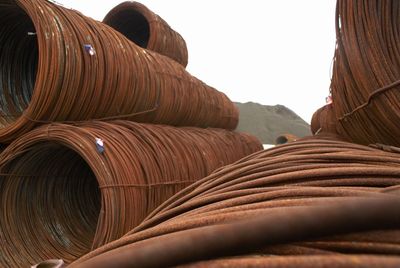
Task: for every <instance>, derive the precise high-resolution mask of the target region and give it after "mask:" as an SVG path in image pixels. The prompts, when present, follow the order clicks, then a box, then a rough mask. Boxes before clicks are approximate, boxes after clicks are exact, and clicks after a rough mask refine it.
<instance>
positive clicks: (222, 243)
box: [70, 194, 400, 268]
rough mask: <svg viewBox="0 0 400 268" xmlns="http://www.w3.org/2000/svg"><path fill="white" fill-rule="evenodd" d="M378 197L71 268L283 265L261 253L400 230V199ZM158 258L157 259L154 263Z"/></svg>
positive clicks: (246, 223)
mask: <svg viewBox="0 0 400 268" xmlns="http://www.w3.org/2000/svg"><path fill="white" fill-rule="evenodd" d="M379 195H380V198H354V197H353V198H343V199H341V200H340V201H337V202H335V203H334V204H329V205H327V204H325V205H321V203H320V204H319V205H318V206H316V205H313V206H308V207H297V208H282V210H280V211H279V210H275V211H267V210H264V211H260V212H263V213H260V212H259V213H260V214H259V216H255V214H253V216H252V217H246V218H245V219H246V220H243V218H242V220H240V221H236V222H229V221H227V222H225V223H223V224H222V223H220V224H208V225H206V226H194V227H192V228H190V229H183V230H182V231H179V232H169V233H166V234H165V235H160V236H155V237H153V238H149V239H146V240H143V241H140V242H136V243H126V244H124V245H122V246H121V247H119V248H116V249H110V250H109V251H106V252H104V253H103V254H100V255H97V256H94V257H92V258H88V259H85V260H82V261H78V262H76V263H72V265H71V266H70V267H71V268H73V267H82V268H89V267H98V268H100V267H172V266H176V265H182V264H188V265H187V266H186V267H191V266H192V265H194V267H196V262H198V261H200V263H201V262H202V261H207V260H208V261H209V260H213V259H216V258H221V257H231V256H240V255H243V254H249V253H250V254H251V253H253V254H254V255H257V253H258V256H260V255H261V256H263V258H258V261H257V259H250V260H249V259H247V260H243V261H244V262H242V263H241V264H242V265H243V266H245V267H249V266H251V264H253V263H259V265H261V264H262V263H263V264H264V266H263V267H269V266H267V264H269V263H272V264H275V265H278V264H279V263H281V264H284V263H285V262H283V263H282V259H283V258H280V259H279V260H280V262H277V259H276V257H275V256H271V255H269V257H267V256H268V255H266V254H265V253H264V254H263V253H261V252H260V253H259V250H260V249H262V248H263V247H265V246H273V245H280V244H285V243H288V242H297V241H302V240H304V239H316V238H321V237H326V236H329V235H331V234H346V233H349V232H352V231H354V230H371V229H372V230H373V229H377V228H380V229H382V230H385V229H390V228H395V227H397V228H398V226H399V225H400V218H399V214H400V213H399V211H398V206H399V205H400V197H399V196H396V197H394V196H392V197H389V196H388V195H386V194H379ZM396 206H397V207H396ZM260 215H263V216H260ZM155 254H157V257H154V255H155ZM306 257H309V258H310V257H311V258H310V260H311V261H312V262H317V263H320V265H321V264H324V263H325V265H326V264H329V263H331V264H332V265H333V267H335V265H338V264H341V266H340V267H343V265H344V264H346V265H348V266H347V267H360V262H362V264H363V266H362V267H376V265H377V264H380V265H382V266H380V267H395V266H394V265H398V264H400V257H399V256H398V255H397V256H396V255H393V256H389V258H388V259H387V260H385V257H388V256H387V255H384V254H378V253H377V254H373V255H372V256H370V255H369V254H362V255H361V256H359V258H356V259H353V260H352V261H350V260H349V257H348V256H346V255H342V256H341V255H339V254H334V255H327V254H324V255H322V256H320V255H308V256H304V257H303V263H304V261H305V258H306ZM318 257H319V258H318ZM341 257H343V258H341ZM363 257H364V258H363ZM298 258H299V256H297V258H295V257H294V256H293V257H291V256H285V259H286V260H287V264H288V265H290V266H289V267H294V265H295V263H296V261H295V260H297V259H298ZM293 259H294V260H293ZM313 259H314V260H313ZM315 259H317V260H315ZM233 260H234V259H233ZM237 260H240V258H238V259H237ZM368 260H374V261H373V262H372V263H373V264H374V265H375V266H371V263H368ZM219 261H220V262H219V263H220V264H223V263H224V260H223V259H222V260H219ZM212 262H213V261H211V264H212ZM260 262H261V263H260ZM229 263H231V264H233V262H228V263H225V264H224V265H225V266H226V265H228V266H227V267H230V266H229ZM303 265H304V264H303ZM389 265H391V266H389ZM203 267H204V266H203ZM273 267H274V266H273ZM283 267H286V266H283ZM323 267H326V266H323ZM329 267H331V266H329Z"/></svg>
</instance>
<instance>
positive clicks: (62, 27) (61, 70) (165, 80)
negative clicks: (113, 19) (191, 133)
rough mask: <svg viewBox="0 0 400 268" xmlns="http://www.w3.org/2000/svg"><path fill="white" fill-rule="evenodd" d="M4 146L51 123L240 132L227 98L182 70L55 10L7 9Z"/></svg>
mask: <svg viewBox="0 0 400 268" xmlns="http://www.w3.org/2000/svg"><path fill="white" fill-rule="evenodd" d="M0 47H1V50H0V53H1V54H0V55H1V56H0V59H1V60H0V81H1V86H0V88H1V91H0V121H1V128H0V142H2V143H9V142H11V141H12V140H13V139H15V138H16V137H18V136H20V135H22V134H24V133H26V132H28V131H29V130H31V129H33V128H34V127H36V126H38V125H40V124H43V123H51V122H56V121H58V122H71V121H84V120H92V119H96V120H110V119H129V120H133V121H138V122H147V123H157V124H169V125H174V126H197V127H215V128H226V129H235V128H236V126H237V123H238V110H237V108H236V106H235V105H234V103H232V102H231V101H230V100H229V99H228V97H227V96H226V95H225V94H223V93H222V92H219V91H218V90H216V89H214V88H212V87H210V86H208V85H206V84H205V83H203V82H202V81H200V80H199V79H197V78H195V77H193V76H192V75H190V74H189V73H188V72H187V71H186V70H185V69H184V67H183V66H182V65H180V64H178V63H177V62H176V61H174V60H171V59H169V58H168V57H165V56H162V55H160V54H158V53H155V52H152V51H150V50H147V49H144V48H141V47H139V46H137V45H136V44H134V43H133V42H131V41H130V40H129V39H127V38H126V37H125V36H123V35H122V34H121V33H119V32H117V31H116V30H114V29H112V28H111V27H109V26H107V25H105V24H103V23H101V22H98V21H95V20H93V19H90V18H88V17H85V16H84V15H82V14H81V13H79V12H76V11H74V10H69V9H66V8H63V7H60V6H57V5H55V4H53V3H50V2H47V1H44V0H39V1H32V0H1V1H0Z"/></svg>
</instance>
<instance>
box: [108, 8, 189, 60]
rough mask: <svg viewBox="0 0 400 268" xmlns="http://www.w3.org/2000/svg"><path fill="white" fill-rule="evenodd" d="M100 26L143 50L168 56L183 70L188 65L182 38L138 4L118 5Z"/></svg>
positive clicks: (147, 9) (151, 12)
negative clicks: (113, 30) (116, 33)
mask: <svg viewBox="0 0 400 268" xmlns="http://www.w3.org/2000/svg"><path fill="white" fill-rule="evenodd" d="M176 12H179V10H176ZM103 23H105V24H107V25H109V26H111V27H113V28H114V29H115V30H117V31H119V32H120V33H122V34H123V35H125V36H126V37H127V38H128V39H129V40H131V41H133V42H135V43H136V44H137V45H139V46H141V47H143V48H146V49H149V50H152V51H155V52H157V53H160V54H162V55H164V56H167V57H169V58H171V59H173V60H175V61H177V62H179V63H180V64H182V66H184V67H186V65H187V64H188V51H187V47H186V42H185V40H184V39H183V38H182V36H181V35H180V34H179V33H177V32H176V31H174V30H173V29H172V28H171V27H170V26H169V25H168V23H167V22H166V21H165V20H163V19H162V18H161V17H160V16H158V15H157V14H155V13H154V12H153V11H151V10H150V9H149V8H148V7H146V6H145V5H143V4H141V3H139V2H135V1H127V2H123V3H121V4H119V5H117V6H116V7H114V8H113V9H112V10H110V11H109V12H108V13H107V15H106V16H105V17H104V19H103Z"/></svg>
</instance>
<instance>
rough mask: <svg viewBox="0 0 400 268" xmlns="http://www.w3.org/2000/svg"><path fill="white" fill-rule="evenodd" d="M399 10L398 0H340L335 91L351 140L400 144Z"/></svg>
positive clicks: (340, 122)
mask: <svg viewBox="0 0 400 268" xmlns="http://www.w3.org/2000/svg"><path fill="white" fill-rule="evenodd" d="M399 13H400V4H399V2H398V1H397V0H384V1H357V0H351V1H348V0H338V1H337V10H336V40H337V46H336V50H335V58H334V64H333V74H332V82H331V91H332V98H333V103H334V105H335V110H336V119H337V121H338V125H337V126H338V131H339V133H340V134H341V135H343V136H344V137H346V138H347V139H349V140H351V141H354V142H357V143H361V144H370V143H382V144H388V145H394V146H399V145H400V140H399V138H398V137H399V134H400V128H399V127H398V124H397V122H398V121H399V120H400V91H399V89H400V82H399V81H400V45H399V44H400V42H399V36H400V32H399V27H398V25H399V23H400V16H399Z"/></svg>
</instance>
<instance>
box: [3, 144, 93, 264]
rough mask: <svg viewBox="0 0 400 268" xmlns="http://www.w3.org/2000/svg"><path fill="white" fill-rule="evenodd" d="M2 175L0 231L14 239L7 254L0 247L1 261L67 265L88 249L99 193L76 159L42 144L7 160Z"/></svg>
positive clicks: (56, 147) (62, 149)
mask: <svg viewBox="0 0 400 268" xmlns="http://www.w3.org/2000/svg"><path fill="white" fill-rule="evenodd" d="M1 174H2V176H1V178H0V201H1V203H0V213H1V216H0V233H3V234H4V236H8V237H4V239H5V240H10V241H13V243H12V244H13V247H9V245H10V243H8V247H7V251H5V250H1V245H0V252H1V251H3V257H5V258H6V259H14V258H15V261H19V262H21V261H24V263H15V265H16V267H17V266H18V267H24V266H26V263H30V264H35V263H38V262H40V261H43V260H46V259H54V258H56V259H63V260H64V261H66V262H67V263H68V262H71V261H73V260H75V259H77V258H78V257H80V256H82V255H84V254H85V253H87V252H89V251H90V250H91V246H92V243H93V239H94V236H95V231H96V226H97V221H98V218H99V213H100V207H101V195H100V190H99V187H98V183H97V180H96V177H95V176H94V174H93V172H92V170H91V169H90V168H89V166H88V165H87V163H86V162H85V161H84V160H83V158H82V157H81V156H80V155H78V154H77V153H76V152H74V151H72V150H70V149H68V148H66V147H63V146H61V145H59V144H56V143H51V142H47V143H46V144H40V145H38V146H35V147H32V148H31V149H30V150H28V151H26V152H25V153H24V154H23V155H21V156H19V157H18V158H16V159H14V160H11V161H10V162H9V163H8V164H7V165H5V168H4V169H3V170H1ZM3 228H6V230H7V232H4V231H2V230H1V229H3ZM1 255H2V254H0V263H1V257H2V256H1ZM22 257H26V258H27V259H26V260H22Z"/></svg>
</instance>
